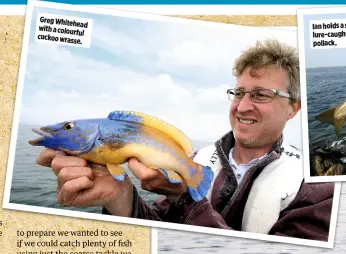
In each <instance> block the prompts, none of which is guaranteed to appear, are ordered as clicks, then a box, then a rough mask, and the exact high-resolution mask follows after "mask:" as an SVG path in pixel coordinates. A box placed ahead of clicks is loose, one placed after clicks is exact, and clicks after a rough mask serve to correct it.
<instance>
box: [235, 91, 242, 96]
mask: <svg viewBox="0 0 346 254" xmlns="http://www.w3.org/2000/svg"><path fill="white" fill-rule="evenodd" d="M234 95H235V96H243V95H244V92H242V91H235V92H234Z"/></svg>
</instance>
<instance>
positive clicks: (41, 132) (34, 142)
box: [29, 127, 53, 146]
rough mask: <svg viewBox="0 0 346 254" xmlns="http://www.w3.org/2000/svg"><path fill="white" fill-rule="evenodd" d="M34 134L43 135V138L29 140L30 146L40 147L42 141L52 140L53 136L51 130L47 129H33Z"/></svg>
mask: <svg viewBox="0 0 346 254" xmlns="http://www.w3.org/2000/svg"><path fill="white" fill-rule="evenodd" d="M31 130H32V131H33V132H35V133H36V134H38V135H41V137H38V138H35V139H32V140H29V144H30V145H32V146H37V145H40V143H41V141H42V140H44V139H46V138H52V137H53V134H52V133H50V131H49V130H47V129H46V128H44V127H42V128H32V129H31Z"/></svg>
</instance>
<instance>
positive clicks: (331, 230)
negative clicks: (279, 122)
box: [3, 0, 341, 250]
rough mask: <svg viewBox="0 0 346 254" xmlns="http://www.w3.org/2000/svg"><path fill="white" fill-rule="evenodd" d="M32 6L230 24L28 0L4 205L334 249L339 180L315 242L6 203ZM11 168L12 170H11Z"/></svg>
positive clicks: (28, 210)
mask: <svg viewBox="0 0 346 254" xmlns="http://www.w3.org/2000/svg"><path fill="white" fill-rule="evenodd" d="M33 7H47V8H52V9H53V8H54V9H63V10H70V11H78V12H88V13H97V14H105V15H112V16H116V15H120V14H121V15H120V16H123V17H132V18H136V17H138V18H142V19H143V18H144V19H148V20H159V21H174V22H181V23H186V22H189V23H191V24H192V23H195V24H203V26H218V27H219V26H223V25H224V26H230V24H223V23H216V22H205V21H199V20H188V19H184V18H176V17H166V16H158V15H153V14H135V13H132V12H131V11H124V10H122V11H119V10H116V9H106V8H105V9H103V8H96V7H95V8H93V7H89V6H80V5H77V6H76V5H70V4H61V3H52V2H40V1H34V0H28V4H27V7H26V16H25V25H24V37H23V43H22V56H21V61H20V65H19V74H18V84H17V91H16V101H15V107H14V116H13V122H12V131H11V139H10V149H9V157H8V165H7V170H6V179H5V191H4V198H3V208H5V209H13V210H21V211H27V212H34V213H44V214H53V215H60V216H67V217H76V218H84V219H93V220H100V221H112V222H118V223H125V224H132V225H141V226H149V227H152V229H153V228H163V229H174V230H183V231H189V232H197V233H208V234H213V235H224V236H233V237H238V238H247V239H257V240H264V241H270V242H278V243H291V244H297V245H306V246H313V247H323V248H333V246H334V241H335V231H336V222H337V214H338V206H339V199H340V192H341V184H340V183H335V189H334V199H333V205H332V213H331V220H330V227H329V237H328V241H327V242H324V241H316V240H306V239H301V238H294V237H284V236H275V235H267V234H260V233H251V232H244V231H236V230H225V229H217V228H210V227H202V226H192V225H184V224H178V223H169V222H160V221H152V220H144V219H136V218H127V217H120V216H113V215H104V214H93V213H89V212H79V211H71V210H62V209H59V208H46V207H36V206H30V205H19V204H12V203H9V196H10V189H11V183H12V173H13V164H14V155H15V149H16V141H17V135H18V126H19V116H20V109H21V101H22V100H21V99H22V90H23V86H24V76H25V72H26V69H25V66H26V61H27V52H28V45H29V35H30V29H31V22H32V12H33ZM250 28H253V27H250ZM244 29H246V27H244ZM258 29H261V27H258ZM264 29H267V28H264ZM278 29H279V28H278ZM303 141H304V137H303ZM303 144H304V142H303ZM303 150H304V149H303ZM10 168H11V169H12V170H10ZM152 232H153V231H152ZM152 236H153V237H152V241H154V240H155V238H156V242H155V244H154V247H153V249H152V250H154V249H155V248H157V232H156V235H155V233H154V234H153V235H152Z"/></svg>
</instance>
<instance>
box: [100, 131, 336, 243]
mask: <svg viewBox="0 0 346 254" xmlns="http://www.w3.org/2000/svg"><path fill="white" fill-rule="evenodd" d="M281 144H282V138H281V139H280V140H279V141H278V142H277V143H276V144H275V145H274V146H273V148H272V151H273V153H271V154H270V156H269V158H266V159H265V160H261V161H260V162H259V163H258V164H255V165H254V166H253V167H251V168H249V170H248V171H247V172H246V174H245V176H244V178H243V180H242V181H241V182H240V185H239V186H238V183H237V180H236V178H235V175H234V173H233V170H232V169H231V167H230V165H229V162H228V155H229V152H230V149H231V148H232V147H233V146H234V137H233V134H232V132H230V133H228V134H226V135H225V136H224V137H222V138H221V139H220V140H218V141H217V142H216V143H215V146H216V149H217V152H218V154H219V157H220V161H221V165H222V167H223V168H222V170H221V171H220V173H219V174H218V175H217V176H215V177H216V179H215V183H214V187H213V191H212V196H211V200H210V201H209V200H208V199H207V198H204V199H203V200H202V201H199V202H193V200H192V199H191V197H190V196H189V194H188V193H187V192H186V193H184V194H182V195H181V196H180V197H179V198H178V199H177V200H176V201H174V202H173V203H170V202H169V200H168V199H167V198H165V197H159V198H158V199H157V200H156V201H155V203H154V204H153V206H152V207H149V206H148V205H147V204H146V203H145V202H144V201H143V199H142V198H141V197H140V196H139V195H138V192H137V190H136V189H134V204H133V208H134V210H133V217H134V218H141V219H147V220H159V221H165V222H173V223H182V224H189V225H197V226H206V227H214V228H223V229H232V230H241V223H242V218H243V212H244V208H245V204H246V201H247V197H248V195H249V192H250V189H251V187H252V184H253V182H254V180H255V179H256V177H257V176H258V175H259V173H260V172H261V171H262V169H263V168H264V167H265V166H266V165H267V164H268V163H270V162H272V161H274V160H275V159H277V158H279V156H280V155H281V152H282V150H281V149H280V147H281ZM333 194H334V184H332V183H315V184H312V183H310V184H308V183H304V182H302V184H301V187H300V190H299V192H298V194H297V196H296V198H295V199H294V200H293V201H292V202H291V204H290V205H289V206H288V207H287V208H286V209H284V210H283V211H281V213H280V216H279V219H278V221H277V222H276V223H275V224H274V225H273V227H272V229H271V230H270V232H269V234H271V235H280V236H289V237H297V238H304V239H311V240H320V241H328V233H329V226H330V217H331V209H332V203H333ZM103 212H104V213H108V212H107V211H106V210H104V211H103Z"/></svg>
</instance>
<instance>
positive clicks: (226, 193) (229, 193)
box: [224, 188, 232, 196]
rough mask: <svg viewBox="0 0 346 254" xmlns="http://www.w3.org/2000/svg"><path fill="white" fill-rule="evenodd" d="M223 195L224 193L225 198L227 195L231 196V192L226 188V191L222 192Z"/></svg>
mask: <svg viewBox="0 0 346 254" xmlns="http://www.w3.org/2000/svg"><path fill="white" fill-rule="evenodd" d="M224 193H225V195H226V196H229V195H231V193H232V190H231V189H230V188H226V189H225V190H224Z"/></svg>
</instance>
